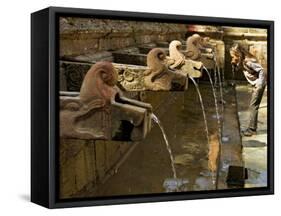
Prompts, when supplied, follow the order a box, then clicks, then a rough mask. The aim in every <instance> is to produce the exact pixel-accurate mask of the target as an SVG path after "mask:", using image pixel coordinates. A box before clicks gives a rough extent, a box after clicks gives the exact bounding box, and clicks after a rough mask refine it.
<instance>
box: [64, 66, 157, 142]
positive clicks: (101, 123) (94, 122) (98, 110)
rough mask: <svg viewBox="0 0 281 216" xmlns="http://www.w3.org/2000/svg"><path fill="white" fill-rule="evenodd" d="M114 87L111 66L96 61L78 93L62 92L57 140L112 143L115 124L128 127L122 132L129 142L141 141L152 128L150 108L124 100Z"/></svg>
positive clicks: (115, 79) (144, 104)
mask: <svg viewBox="0 0 281 216" xmlns="http://www.w3.org/2000/svg"><path fill="white" fill-rule="evenodd" d="M116 84H117V73H116V70H115V68H114V67H113V65H112V64H111V63H109V62H98V63H96V64H95V65H93V66H92V67H91V68H90V70H89V71H88V72H87V74H86V76H85V78H84V80H83V83H82V86H81V89H80V94H79V92H76V93H71V92H61V93H60V137H61V138H73V139H86V140H112V139H113V140H114V139H115V138H114V137H115V134H114V125H116V122H126V124H127V125H130V128H129V129H128V130H126V131H122V132H123V133H126V134H127V135H126V137H127V139H128V140H130V141H137V140H142V139H144V138H145V137H146V135H147V133H148V132H149V131H150V129H151V113H152V107H151V105H150V104H147V103H143V102H140V101H137V100H133V99H129V98H127V97H124V96H123V94H122V92H121V90H120V89H119V88H118V87H117V86H116ZM119 132H120V131H119ZM128 133H129V134H128ZM127 139H126V141H127ZM117 140H122V137H121V138H120V136H119V138H118V139H117Z"/></svg>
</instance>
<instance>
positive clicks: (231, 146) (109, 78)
mask: <svg viewBox="0 0 281 216" xmlns="http://www.w3.org/2000/svg"><path fill="white" fill-rule="evenodd" d="M58 37H59V86H60V87H59V91H60V92H59V101H60V105H59V109H60V110H59V118H60V119H59V136H60V142H59V146H58V152H59V153H58V155H59V164H58V173H59V178H58V182H57V184H58V188H59V194H58V196H59V198H60V199H73V198H97V197H113V196H125V195H143V194H146V195H149V194H162V193H170V192H178V193H181V192H194V191H217V190H227V189H237V190H241V189H245V188H258V187H266V186H267V175H268V173H267V132H268V131H267V117H268V113H267V105H268V103H267V50H268V49H267V30H266V29H257V28H247V27H230V26H212V25H209V26H206V25H197V24H196V23H194V24H184V23H162V22H153V21H146V22H145V21H133V20H130V21H128V20H117V19H98V18H79V17H60V18H59V35H58Z"/></svg>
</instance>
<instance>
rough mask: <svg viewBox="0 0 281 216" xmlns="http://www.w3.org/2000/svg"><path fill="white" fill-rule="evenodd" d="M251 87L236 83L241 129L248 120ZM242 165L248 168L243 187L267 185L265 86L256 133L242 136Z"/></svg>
mask: <svg viewBox="0 0 281 216" xmlns="http://www.w3.org/2000/svg"><path fill="white" fill-rule="evenodd" d="M251 93H252V87H251V86H250V85H247V84H237V85H236V97H237V109H238V118H239V122H240V129H241V131H242V130H244V129H245V128H246V127H247V124H248V121H249V112H248V106H249V102H250V98H251ZM242 145H243V151H242V154H243V160H244V166H245V167H246V168H247V169H248V179H247V180H246V181H245V188H251V187H264V186H267V88H266V89H265V91H264V94H263V98H262V102H261V105H260V109H259V116H258V130H257V135H254V136H251V137H245V136H242Z"/></svg>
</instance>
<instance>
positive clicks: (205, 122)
mask: <svg viewBox="0 0 281 216" xmlns="http://www.w3.org/2000/svg"><path fill="white" fill-rule="evenodd" d="M189 79H191V81H192V82H193V84H194V86H195V88H196V91H197V94H198V97H199V101H200V105H201V109H202V114H203V118H204V124H205V132H206V138H207V142H208V146H209V145H210V139H209V129H208V123H207V117H206V111H205V107H204V104H203V99H202V95H201V93H200V89H199V86H198V84H197V83H196V81H195V80H194V79H193V77H189Z"/></svg>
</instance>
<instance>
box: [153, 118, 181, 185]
mask: <svg viewBox="0 0 281 216" xmlns="http://www.w3.org/2000/svg"><path fill="white" fill-rule="evenodd" d="M151 118H152V120H153V121H154V122H155V123H156V124H157V125H158V126H159V128H160V130H161V132H162V135H163V138H164V141H165V144H166V148H167V151H168V153H169V155H170V160H171V167H172V172H173V178H174V179H176V178H177V173H176V168H175V163H174V157H173V154H172V149H171V146H170V144H169V142H168V139H167V136H166V133H165V130H164V128H163V125H162V124H161V122H160V120H159V119H158V118H157V116H156V115H155V114H154V113H152V114H151Z"/></svg>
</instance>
